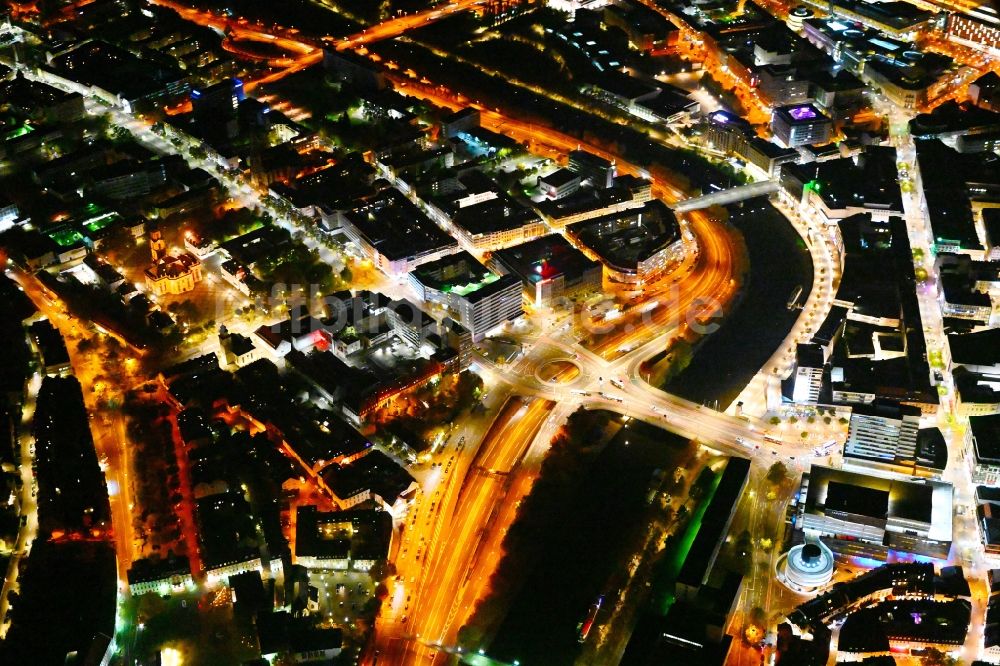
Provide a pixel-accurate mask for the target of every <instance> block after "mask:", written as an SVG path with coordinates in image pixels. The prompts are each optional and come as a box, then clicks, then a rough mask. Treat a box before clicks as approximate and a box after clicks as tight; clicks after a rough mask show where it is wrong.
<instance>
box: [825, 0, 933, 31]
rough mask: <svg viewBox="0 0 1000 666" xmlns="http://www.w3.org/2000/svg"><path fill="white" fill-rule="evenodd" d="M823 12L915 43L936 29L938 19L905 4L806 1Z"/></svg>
mask: <svg viewBox="0 0 1000 666" xmlns="http://www.w3.org/2000/svg"><path fill="white" fill-rule="evenodd" d="M807 2H808V3H809V4H811V5H813V6H815V7H818V8H820V9H822V10H823V11H824V12H826V13H829V14H833V15H834V16H837V17H838V18H842V19H847V21H850V22H854V23H860V24H861V25H864V26H867V27H869V28H872V29H874V30H878V31H879V32H881V33H884V34H886V35H888V36H889V37H893V38H895V39H908V40H909V39H914V38H916V37H917V35H918V34H919V33H921V32H926V31H930V30H932V29H933V28H934V27H936V21H937V16H936V15H935V14H934V13H933V12H930V11H927V10H925V9H919V8H918V7H916V6H915V5H911V4H909V3H907V2H891V1H887V2H863V1H859V0H807Z"/></svg>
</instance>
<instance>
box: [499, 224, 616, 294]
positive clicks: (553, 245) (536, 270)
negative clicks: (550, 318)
mask: <svg viewBox="0 0 1000 666" xmlns="http://www.w3.org/2000/svg"><path fill="white" fill-rule="evenodd" d="M492 265H493V266H494V267H495V268H496V269H497V271H498V272H502V273H504V274H513V275H516V276H517V277H518V278H520V280H521V284H522V285H523V287H524V289H525V291H526V292H527V293H528V295H529V297H530V298H531V299H532V301H533V302H534V303H535V304H536V305H538V306H543V305H549V304H550V303H552V302H553V301H554V300H555V299H557V298H560V297H562V296H567V295H569V294H571V293H575V292H581V291H586V290H591V289H600V287H601V264H599V263H598V262H596V261H591V260H590V259H588V258H587V256H586V255H584V254H583V253H582V252H580V251H579V250H577V249H576V248H575V247H573V246H572V245H570V244H569V242H568V241H567V240H566V239H565V238H563V237H562V236H560V235H558V234H551V235H549V236H544V237H542V238H538V239H536V240H533V241H529V242H527V243H524V244H522V245H516V246H514V247H509V248H507V249H504V250H498V251H497V252H494V253H493V257H492Z"/></svg>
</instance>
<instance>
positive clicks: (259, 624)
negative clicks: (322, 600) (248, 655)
mask: <svg viewBox="0 0 1000 666" xmlns="http://www.w3.org/2000/svg"><path fill="white" fill-rule="evenodd" d="M254 624H255V626H256V629H257V643H258V645H260V654H261V657H262V658H263V659H264V660H266V661H267V662H269V663H273V662H274V661H275V660H276V659H277V657H278V656H279V655H282V656H287V657H288V658H289V660H290V661H291V662H292V663H296V664H309V663H314V662H317V663H322V664H329V663H331V662H332V661H333V659H334V658H335V657H336V656H337V655H339V654H340V653H341V651H342V650H343V648H344V634H343V631H342V630H340V629H324V628H321V627H319V626H318V624H317V622H316V619H315V618H311V617H294V616H292V615H290V614H289V613H287V612H285V611H279V612H277V613H259V614H258V615H257V618H256V621H255V623H254Z"/></svg>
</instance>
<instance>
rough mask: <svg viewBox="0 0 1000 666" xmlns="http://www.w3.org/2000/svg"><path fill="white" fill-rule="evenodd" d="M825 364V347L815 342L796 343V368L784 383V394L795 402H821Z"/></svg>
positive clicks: (813, 403) (809, 403)
mask: <svg viewBox="0 0 1000 666" xmlns="http://www.w3.org/2000/svg"><path fill="white" fill-rule="evenodd" d="M825 366H826V360H825V355H824V353H823V347H821V346H820V345H818V344H815V343H799V344H798V345H796V347H795V370H794V372H792V374H791V376H790V377H789V378H788V379H787V380H785V382H783V383H782V395H783V396H785V397H786V399H790V400H791V402H794V403H798V404H806V405H815V404H816V403H817V402H819V396H820V392H821V391H822V389H823V369H824V367H825ZM786 385H787V386H786ZM789 393H790V395H789Z"/></svg>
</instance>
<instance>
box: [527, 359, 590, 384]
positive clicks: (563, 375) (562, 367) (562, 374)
mask: <svg viewBox="0 0 1000 666" xmlns="http://www.w3.org/2000/svg"><path fill="white" fill-rule="evenodd" d="M580 374H581V368H580V365H579V364H578V363H577V362H576V361H574V360H573V359H569V358H555V359H552V360H551V361H546V362H545V363H543V364H541V365H540V366H538V369H537V370H535V379H537V380H538V381H540V382H541V383H543V384H548V385H550V386H565V385H568V384H572V383H574V382H575V381H576V380H577V379H579V378H580Z"/></svg>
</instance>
